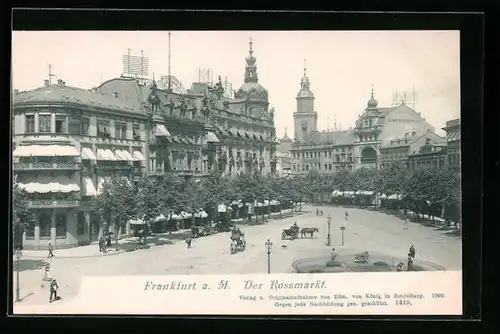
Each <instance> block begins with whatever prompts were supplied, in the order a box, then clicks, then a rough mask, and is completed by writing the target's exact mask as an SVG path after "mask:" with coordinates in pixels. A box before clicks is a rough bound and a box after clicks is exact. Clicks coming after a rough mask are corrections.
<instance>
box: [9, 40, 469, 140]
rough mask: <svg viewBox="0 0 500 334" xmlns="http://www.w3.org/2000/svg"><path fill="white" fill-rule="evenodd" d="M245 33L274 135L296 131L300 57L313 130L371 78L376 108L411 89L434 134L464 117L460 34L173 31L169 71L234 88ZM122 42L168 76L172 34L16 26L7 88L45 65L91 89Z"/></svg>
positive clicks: (353, 104) (40, 77)
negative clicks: (204, 76)
mask: <svg viewBox="0 0 500 334" xmlns="http://www.w3.org/2000/svg"><path fill="white" fill-rule="evenodd" d="M250 38H252V41H253V50H254V56H255V57H256V58H257V71H258V75H259V83H260V84H261V85H263V86H264V87H265V88H266V89H267V90H268V92H269V104H270V107H274V108H275V125H276V132H277V134H278V136H279V137H281V136H283V134H284V133H285V128H287V130H288V131H287V132H288V135H289V136H290V137H292V136H293V133H294V132H293V113H294V112H295V110H296V100H295V97H296V95H297V92H298V91H299V89H300V79H301V78H302V76H303V74H304V64H305V66H306V67H307V76H308V77H309V79H310V82H311V90H312V91H313V93H314V95H315V98H316V99H315V109H316V111H317V112H318V129H319V130H327V129H333V128H334V127H335V123H336V124H337V127H338V128H342V129H347V128H349V127H350V126H352V127H354V123H355V121H356V119H357V118H358V116H359V115H360V114H361V113H362V112H363V110H364V108H365V107H366V102H367V101H368V99H369V98H370V92H371V88H372V85H373V87H374V92H375V98H376V99H377V100H378V102H379V106H387V107H389V106H391V104H392V103H393V99H394V93H395V92H397V91H400V92H403V91H406V92H407V95H406V96H407V103H410V100H413V92H415V101H416V103H415V109H416V110H417V111H419V112H420V113H421V115H422V116H423V117H425V119H426V120H427V121H428V122H429V123H430V124H432V125H433V126H434V127H435V128H436V132H437V133H438V134H440V135H443V134H444V132H443V131H442V130H440V129H441V128H442V127H443V126H444V125H445V123H446V121H448V120H451V119H455V118H459V117H460V41H459V31H172V32H171V43H170V51H171V62H170V72H171V74H172V75H174V76H175V77H176V78H178V79H179V80H180V81H181V82H182V84H183V86H184V87H185V88H186V89H188V88H189V87H190V86H191V83H192V82H197V81H199V69H211V71H212V73H213V77H214V79H215V78H217V76H218V75H220V76H221V77H222V78H223V80H224V78H226V77H227V80H228V81H229V82H231V83H232V87H233V89H238V88H239V87H240V86H241V85H242V84H243V78H244V73H245V57H246V56H247V55H248V49H249V40H250ZM128 49H131V54H132V55H137V56H139V55H141V50H143V54H144V56H145V57H148V58H149V76H150V77H152V76H153V73H154V76H155V78H158V77H160V76H161V75H166V74H168V50H169V42H168V31H14V32H13V37H12V87H13V89H18V90H20V91H25V90H30V89H34V88H38V87H40V86H42V85H43V82H44V80H45V79H48V73H49V71H48V66H49V64H50V65H52V66H53V70H52V71H53V73H54V74H55V75H56V77H55V79H62V80H64V81H65V82H66V85H68V86H73V87H80V88H86V89H90V88H92V87H94V86H98V85H99V84H100V83H101V82H104V81H106V80H109V79H112V78H115V77H119V76H120V75H121V74H122V56H123V55H125V54H127V52H128ZM304 60H305V61H304ZM335 121H336V122H335Z"/></svg>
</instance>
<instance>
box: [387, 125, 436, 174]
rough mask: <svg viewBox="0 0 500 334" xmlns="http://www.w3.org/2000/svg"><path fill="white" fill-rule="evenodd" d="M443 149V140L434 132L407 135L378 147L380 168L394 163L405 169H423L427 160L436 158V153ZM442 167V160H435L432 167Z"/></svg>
mask: <svg viewBox="0 0 500 334" xmlns="http://www.w3.org/2000/svg"><path fill="white" fill-rule="evenodd" d="M444 147H445V144H444V139H443V138H441V137H440V136H438V135H437V134H435V133H434V132H431V131H428V132H426V133H425V134H423V135H421V136H415V133H409V134H408V135H407V136H406V137H402V138H396V139H393V140H391V141H390V142H389V143H385V144H384V145H382V146H380V159H379V161H380V168H386V167H388V166H389V165H390V164H392V163H394V162H397V163H401V164H402V165H401V166H404V167H405V168H412V169H420V168H424V167H425V166H427V161H428V159H429V158H430V157H434V156H436V157H438V156H439V154H438V152H443V150H444ZM441 155H442V154H441ZM432 164H434V163H432ZM444 165H445V161H444V160H443V159H438V158H436V162H435V164H434V167H438V168H443V167H444Z"/></svg>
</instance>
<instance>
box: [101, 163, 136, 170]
mask: <svg viewBox="0 0 500 334" xmlns="http://www.w3.org/2000/svg"><path fill="white" fill-rule="evenodd" d="M95 168H96V169H98V170H102V169H108V170H110V169H114V170H127V169H128V170H131V169H132V168H134V167H132V166H131V165H129V164H126V165H121V164H114V163H106V162H99V163H98V164H97V165H95Z"/></svg>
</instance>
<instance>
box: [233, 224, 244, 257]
mask: <svg viewBox="0 0 500 334" xmlns="http://www.w3.org/2000/svg"><path fill="white" fill-rule="evenodd" d="M230 238H231V244H230V250H231V254H235V253H236V252H239V251H244V250H245V248H246V246H247V242H246V240H245V234H244V233H243V232H241V231H240V229H234V230H232V231H231V237H230Z"/></svg>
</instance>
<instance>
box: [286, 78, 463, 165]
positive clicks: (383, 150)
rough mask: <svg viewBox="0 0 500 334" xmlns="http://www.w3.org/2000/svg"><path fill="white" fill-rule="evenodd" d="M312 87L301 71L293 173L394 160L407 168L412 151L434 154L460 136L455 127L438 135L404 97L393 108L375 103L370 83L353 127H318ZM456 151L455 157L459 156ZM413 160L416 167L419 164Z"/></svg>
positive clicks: (435, 160)
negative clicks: (442, 136) (443, 135)
mask: <svg viewBox="0 0 500 334" xmlns="http://www.w3.org/2000/svg"><path fill="white" fill-rule="evenodd" d="M310 86H311V84H310V81H309V78H308V77H307V73H306V71H305V70H304V76H303V77H302V79H301V81H300V90H299V92H298V94H297V96H296V100H297V109H296V112H295V113H294V114H293V118H294V127H295V129H294V132H295V138H294V142H293V145H292V148H291V150H290V153H291V159H292V160H291V165H292V166H291V173H292V174H303V173H307V172H309V171H311V170H316V171H318V172H320V173H335V172H338V171H341V170H350V171H351V170H355V169H359V168H383V167H384V166H385V165H387V164H388V163H390V162H394V161H401V162H404V165H405V167H409V165H408V161H409V157H410V156H412V155H416V157H414V158H413V160H415V159H417V158H418V154H419V153H421V154H424V153H426V154H429V153H432V154H431V155H433V156H438V155H439V154H437V152H438V151H441V148H442V147H443V146H445V145H446V144H447V143H448V142H450V143H454V142H453V140H454V138H456V137H457V138H459V130H458V135H455V136H453V135H448V137H449V138H451V141H450V140H446V141H445V140H444V139H443V138H441V137H439V136H438V135H437V134H435V133H434V127H433V126H432V125H430V124H429V123H428V122H427V121H426V120H425V118H423V117H422V116H421V114H420V113H419V112H416V111H415V110H413V109H412V108H411V107H410V106H408V105H407V104H406V103H405V101H404V100H401V101H400V103H399V104H398V105H396V106H393V107H379V106H378V101H377V100H376V99H375V97H374V90H373V87H372V91H371V96H370V99H369V100H368V102H367V104H366V108H365V109H364V111H363V112H362V113H361V115H360V116H359V117H358V119H357V120H356V123H355V126H354V128H353V127H349V128H348V129H347V130H338V129H335V130H334V131H318V127H317V120H318V113H317V111H316V110H315V109H314V94H313V93H312V91H311V88H310ZM450 124H451V123H450ZM448 128H449V129H452V128H453V126H452V125H450V126H448V124H447V128H446V129H445V130H447V129H448ZM458 128H459V127H458ZM453 129H454V128H453ZM455 141H456V142H459V140H455ZM424 145H427V149H429V147H432V148H431V152H427V151H425V150H426V149H423V150H421V149H420V147H421V146H424ZM417 146H418V147H417ZM455 146H457V145H455ZM457 147H459V146H457ZM455 151H457V150H455ZM443 152H444V151H443ZM456 156H457V155H456V154H455V155H454V157H455V158H454V159H455V160H453V161H459V158H457V157H456ZM422 159H423V158H422ZM432 159H434V160H432V161H433V162H432V164H440V163H442V164H447V163H448V161H452V158H450V157H448V158H447V159H445V160H443V158H439V157H437V158H432ZM417 160H418V159H417ZM420 160H421V159H420ZM420 160H418V161H420ZM412 164H413V165H415V166H416V164H417V163H416V162H413V163H412ZM418 164H420V163H418Z"/></svg>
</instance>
